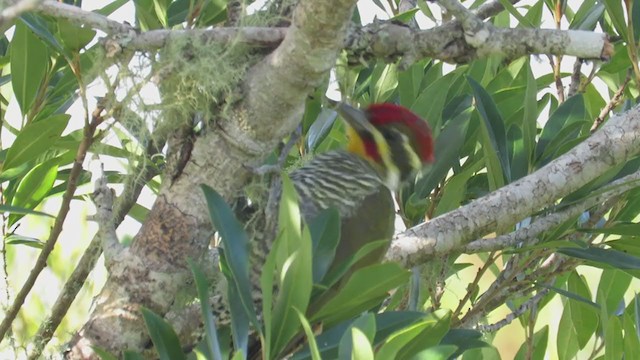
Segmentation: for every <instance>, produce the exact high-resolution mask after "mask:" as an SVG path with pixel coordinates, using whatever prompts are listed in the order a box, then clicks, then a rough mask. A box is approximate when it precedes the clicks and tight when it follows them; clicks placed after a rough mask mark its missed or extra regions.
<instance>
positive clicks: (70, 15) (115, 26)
mask: <svg viewBox="0 0 640 360" xmlns="http://www.w3.org/2000/svg"><path fill="white" fill-rule="evenodd" d="M35 10H36V11H37V12H40V13H43V14H46V15H49V16H53V17H55V18H60V19H65V20H68V21H69V22H70V23H72V24H75V25H79V26H81V25H86V26H89V27H91V28H93V29H97V30H102V31H104V32H105V33H107V34H118V35H123V34H130V33H131V34H134V33H135V28H134V27H133V26H131V25H129V24H123V23H121V22H119V21H115V20H111V19H109V18H108V17H106V16H104V15H100V14H98V13H95V12H92V11H86V10H82V9H81V8H79V7H78V6H74V5H67V4H65V3H61V2H57V1H43V2H42V4H40V5H38V7H37V8H36V9H35Z"/></svg>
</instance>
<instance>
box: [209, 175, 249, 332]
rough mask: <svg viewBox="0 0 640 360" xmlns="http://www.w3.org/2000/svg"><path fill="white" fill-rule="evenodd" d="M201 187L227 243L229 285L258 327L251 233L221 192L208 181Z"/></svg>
mask: <svg viewBox="0 0 640 360" xmlns="http://www.w3.org/2000/svg"><path fill="white" fill-rule="evenodd" d="M202 191H203V192H204V196H205V199H206V200H207V206H208V208H209V216H210V217H211V222H212V223H213V226H214V227H215V228H216V229H217V230H218V233H219V234H220V238H221V239H222V243H223V245H224V251H225V259H226V260H227V261H228V264H229V268H230V271H231V274H232V275H233V276H231V279H229V283H230V286H233V285H235V288H236V291H237V293H238V297H239V298H240V301H241V303H242V306H243V307H244V310H245V312H246V314H247V317H248V318H249V320H250V321H251V322H252V323H253V324H254V326H255V327H256V329H259V328H260V326H259V325H258V324H259V323H258V319H257V317H256V312H255V309H254V304H253V298H252V297H251V282H250V280H249V264H250V260H249V247H250V244H249V237H248V236H247V233H246V232H245V231H244V229H243V227H242V225H241V224H240V222H238V220H237V219H236V218H235V216H234V215H233V211H232V210H231V208H230V207H229V205H227V203H225V201H224V199H223V198H222V196H220V194H218V193H217V192H216V191H215V190H214V189H212V188H211V187H209V186H207V185H202Z"/></svg>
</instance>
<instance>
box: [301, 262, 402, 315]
mask: <svg viewBox="0 0 640 360" xmlns="http://www.w3.org/2000/svg"><path fill="white" fill-rule="evenodd" d="M408 279H409V272H408V271H406V270H405V269H403V268H401V267H400V266H399V265H398V264H395V263H383V264H375V265H371V266H367V267H364V268H361V269H359V270H357V271H356V272H355V273H353V275H352V276H351V277H350V278H349V280H347V283H346V284H345V285H344V287H343V288H342V289H341V290H340V292H339V293H338V294H337V295H336V296H335V297H334V298H333V299H331V300H329V301H328V302H327V303H326V304H325V305H324V306H323V307H322V308H321V309H320V310H319V311H318V312H317V313H315V314H313V316H312V318H311V320H312V322H315V321H320V320H322V321H326V322H327V323H336V322H339V321H341V320H344V319H348V318H349V317H351V316H354V315H355V314H359V313H361V312H362V311H365V310H367V309H368V308H369V307H371V306H373V305H375V304H377V303H379V302H380V301H381V300H382V299H384V298H385V297H386V296H387V292H388V291H389V290H391V289H394V288H396V287H398V286H400V285H401V284H403V283H405V282H406V281H407V280H408Z"/></svg>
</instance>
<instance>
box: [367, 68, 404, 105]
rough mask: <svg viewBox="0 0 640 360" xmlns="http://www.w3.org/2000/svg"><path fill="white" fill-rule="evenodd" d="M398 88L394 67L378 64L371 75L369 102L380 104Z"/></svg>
mask: <svg viewBox="0 0 640 360" xmlns="http://www.w3.org/2000/svg"><path fill="white" fill-rule="evenodd" d="M397 86H398V76H397V73H396V65H394V64H384V63H379V64H377V65H376V66H375V68H374V69H373V73H372V74H371V86H370V89H369V93H370V96H371V97H370V99H369V102H370V103H372V104H374V103H381V102H385V101H387V100H388V99H389V97H390V96H391V94H392V93H393V92H394V91H395V90H396V87H397Z"/></svg>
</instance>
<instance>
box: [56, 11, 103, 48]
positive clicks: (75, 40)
mask: <svg viewBox="0 0 640 360" xmlns="http://www.w3.org/2000/svg"><path fill="white" fill-rule="evenodd" d="M57 22H58V36H60V39H62V42H63V43H64V46H65V48H67V49H69V50H71V51H73V52H78V51H80V50H81V49H83V48H84V47H85V46H87V44H88V43H89V42H91V40H93V38H94V37H95V35H96V32H95V31H94V30H93V29H91V28H89V27H79V26H77V25H75V24H72V23H70V22H69V21H67V20H64V19H58V21H57Z"/></svg>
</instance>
